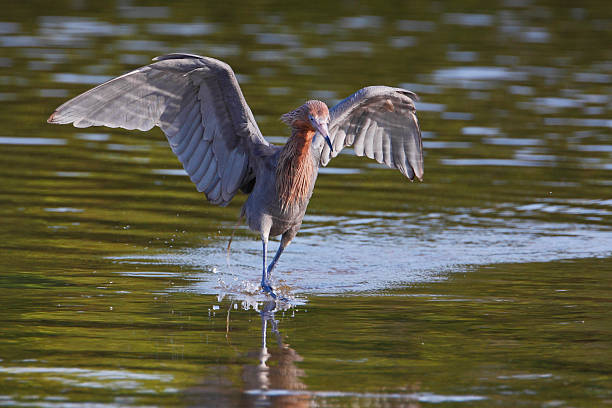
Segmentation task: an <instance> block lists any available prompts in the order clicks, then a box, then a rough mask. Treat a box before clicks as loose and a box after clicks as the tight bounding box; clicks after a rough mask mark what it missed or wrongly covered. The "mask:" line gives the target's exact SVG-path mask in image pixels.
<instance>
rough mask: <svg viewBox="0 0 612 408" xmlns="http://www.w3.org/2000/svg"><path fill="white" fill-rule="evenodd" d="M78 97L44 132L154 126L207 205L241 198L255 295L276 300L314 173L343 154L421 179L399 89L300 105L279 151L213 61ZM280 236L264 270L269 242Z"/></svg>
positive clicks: (175, 57)
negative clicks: (258, 252) (284, 258)
mask: <svg viewBox="0 0 612 408" xmlns="http://www.w3.org/2000/svg"><path fill="white" fill-rule="evenodd" d="M155 61H156V62H154V63H153V64H150V65H147V66H145V67H141V68H139V69H137V70H134V71H132V72H129V73H127V74H125V75H122V76H120V77H117V78H115V79H113V80H111V81H109V82H106V83H104V84H102V85H100V86H98V87H96V88H94V89H92V90H90V91H87V92H85V93H83V94H81V95H79V96H77V97H75V98H73V99H72V100H70V101H68V102H66V103H65V104H63V105H62V106H60V107H59V108H58V109H57V110H56V111H55V112H54V113H53V114H52V115H51V116H50V117H49V120H48V121H49V123H74V125H75V126H76V127H87V126H99V125H105V126H109V127H123V128H126V129H140V130H148V129H150V128H152V127H153V126H156V125H157V126H159V127H160V128H161V129H162V130H163V131H164V133H165V134H166V137H167V138H168V142H169V143H170V147H171V148H172V150H173V152H174V153H175V154H176V155H177V156H178V158H179V160H180V161H181V163H182V164H183V167H184V168H185V171H186V172H187V174H188V175H189V176H190V178H191V180H192V181H193V182H194V183H195V184H196V187H197V189H198V191H203V192H204V193H205V194H206V196H207V198H208V200H209V201H210V202H212V203H213V204H217V205H227V204H228V203H229V202H230V201H231V199H232V198H233V196H234V195H235V194H236V193H237V192H238V191H239V190H241V191H243V192H244V193H247V194H249V196H248V198H247V200H246V202H245V203H244V206H243V208H242V212H241V216H244V217H245V218H246V222H247V224H248V226H249V228H250V229H251V230H253V231H255V232H257V233H258V234H259V235H260V237H261V239H262V243H263V271H262V288H263V289H264V290H265V291H266V292H268V293H269V294H271V295H272V296H274V297H275V294H274V292H273V290H272V287H271V285H270V273H271V271H272V269H273V268H274V266H275V265H276V262H277V261H278V258H279V257H280V255H281V253H282V252H283V250H284V249H285V248H286V246H287V245H289V243H290V242H291V240H292V239H293V238H294V237H295V235H296V234H297V232H298V230H299V228H300V226H301V224H302V219H303V218H304V214H305V212H306V207H307V206H308V202H309V200H310V197H311V196H312V192H313V189H314V185H315V182H316V179H317V175H318V171H319V168H320V167H321V166H325V165H326V164H327V163H328V161H329V160H330V159H331V158H333V157H335V156H336V155H337V154H338V153H339V151H340V150H341V149H342V148H343V147H345V146H350V145H352V146H353V148H354V150H355V153H356V154H357V155H360V156H361V155H366V156H368V157H370V158H372V159H375V160H377V161H378V162H379V163H384V164H386V165H388V166H390V167H394V168H397V169H399V170H400V171H401V172H402V173H403V174H404V175H406V176H407V177H408V178H410V179H411V180H412V179H413V178H414V177H415V176H416V177H417V178H419V179H421V178H422V175H423V156H422V143H421V134H420V129H419V126H418V122H417V119H416V116H415V109H414V104H413V102H412V98H415V97H416V96H415V95H414V94H413V93H412V92H410V91H406V90H404V89H400V88H390V87H385V86H376V87H367V88H363V89H361V90H359V91H357V92H356V93H355V94H353V95H351V96H350V97H348V98H346V99H345V100H343V101H341V102H340V103H338V104H337V105H336V106H335V107H334V108H332V109H331V110H329V109H328V108H327V105H325V103H323V102H321V101H314V100H313V101H308V102H306V103H305V104H304V105H302V106H300V107H299V108H297V109H295V110H293V111H291V112H288V113H286V114H284V115H282V116H281V120H282V121H283V122H285V123H286V124H287V125H288V126H289V127H290V128H291V136H290V137H289V139H288V141H287V143H286V144H285V145H284V146H282V147H280V146H273V145H270V144H269V143H268V142H267V141H266V140H265V138H264V137H263V136H262V134H261V132H260V131H259V128H258V127H257V124H256V122H255V119H254V117H253V114H252V113H251V110H250V108H249V107H248V105H247V104H246V101H245V100H244V97H243V95H242V92H241V90H240V87H239V86H238V82H237V81H236V77H235V76H234V73H233V71H232V70H231V68H230V67H229V66H228V65H227V64H225V63H223V62H221V61H218V60H215V59H213V58H207V57H199V56H196V55H189V54H170V55H166V56H163V57H158V58H156V59H155ZM279 235H280V236H281V243H280V246H279V249H278V251H277V253H276V255H275V257H274V259H273V261H272V263H271V264H270V265H269V266H267V260H266V254H267V243H268V239H269V237H274V236H279Z"/></svg>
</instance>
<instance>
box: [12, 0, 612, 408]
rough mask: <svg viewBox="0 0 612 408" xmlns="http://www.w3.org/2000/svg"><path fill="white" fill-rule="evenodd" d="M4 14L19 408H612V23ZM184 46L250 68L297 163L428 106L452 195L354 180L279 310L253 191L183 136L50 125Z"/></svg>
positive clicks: (323, 14)
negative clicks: (225, 178) (314, 109)
mask: <svg viewBox="0 0 612 408" xmlns="http://www.w3.org/2000/svg"><path fill="white" fill-rule="evenodd" d="M3 6H4V7H2V10H3V12H2V15H1V17H0V50H1V53H0V119H1V120H2V124H3V129H2V131H1V133H0V186H1V189H0V259H1V260H2V261H1V263H0V267H1V271H2V272H1V273H0V289H1V293H2V295H1V296H0V322H1V323H2V335H1V336H0V406H37V407H39V406H41V407H77V406H78V407H80V406H90V407H115V406H210V407H213V406H219V407H226V406H227V407H231V406H293V407H301V406H321V407H336V406H342V407H344V406H351V407H352V406H366V407H419V406H437V407H492V406H504V407H516V406H529V407H531V406H534V407H595V406H609V405H612V340H611V339H612V304H611V302H610V299H612V262H611V261H612V228H611V227H612V217H611V215H612V130H611V129H612V96H611V95H612V47H610V44H612V8H611V7H610V4H609V2H607V1H587V2H581V3H575V2H554V1H535V0H534V1H529V0H527V1H498V2H485V1H471V2H463V3H460V2H452V3H450V2H404V3H400V4H395V3H394V2H364V3H354V2H335V3H332V4H328V3H327V2H316V1H315V2H307V3H304V2H250V3H248V4H247V3H240V2H236V1H227V2H205V3H202V2H195V1H193V2H188V1H176V2H172V3H171V5H168V3H165V2H136V1H134V2H130V1H127V0H126V1H117V2H94V1H86V0H74V1H57V2H53V4H52V5H51V4H50V3H48V2H42V1H39V2H37V1H29V2H10V4H9V2H5V4H3ZM171 51H186V52H193V53H198V54H203V55H210V56H215V57H217V58H221V59H223V60H225V61H227V62H228V63H230V64H231V65H232V66H233V67H234V70H235V71H236V72H237V74H238V75H239V80H240V82H241V85H242V87H243V90H244V93H245V96H246V98H247V100H248V102H249V104H250V105H251V107H252V109H253V112H254V113H255V115H256V118H257V120H258V122H259V125H260V128H261V129H262V131H263V133H264V134H266V135H268V136H271V138H270V140H271V141H273V142H274V143H283V142H284V138H283V137H284V136H286V134H287V130H286V129H285V128H284V127H283V125H282V124H281V123H280V121H279V120H278V117H279V115H280V114H282V113H284V112H286V111H288V110H290V109H292V108H294V107H295V106H298V105H299V104H301V103H302V102H303V101H304V100H305V99H309V98H320V99H323V100H325V101H326V102H328V103H329V104H333V103H335V102H336V101H337V100H339V99H341V98H343V97H345V96H347V95H348V94H350V93H352V92H353V91H355V90H356V89H358V88H360V87H362V86H365V85H373V84H385V85H390V86H403V87H406V88H408V89H412V90H413V91H415V92H417V93H418V94H419V96H420V97H421V101H420V102H419V103H418V105H417V109H418V112H419V113H418V114H419V119H420V122H421V126H422V129H423V131H424V132H423V137H424V147H425V150H426V158H425V181H424V182H423V183H410V182H408V181H407V180H406V179H404V178H403V177H402V176H401V175H400V174H399V172H396V171H390V170H386V169H383V168H381V167H379V166H378V165H376V164H373V163H374V162H371V161H368V160H366V159H363V158H355V157H353V156H352V155H350V152H349V154H347V155H342V156H341V157H339V158H337V159H334V160H333V161H332V163H331V164H330V167H329V168H326V169H325V172H324V173H322V174H321V176H320V177H319V180H318V183H317V187H316V191H315V195H314V197H313V200H312V201H311V204H310V207H309V212H308V215H307V217H306V218H305V222H304V226H303V228H302V231H301V233H300V235H299V236H298V238H297V239H296V240H295V241H294V243H293V244H292V245H291V246H290V247H289V248H288V250H287V251H286V252H285V254H284V255H283V257H282V259H281V262H280V264H279V267H278V269H277V271H276V272H275V276H274V283H275V285H276V286H278V287H279V289H280V291H281V292H283V293H284V294H285V295H286V296H288V297H289V298H290V299H291V304H284V305H276V306H275V305H272V304H269V303H266V302H265V297H264V296H263V295H261V294H259V291H258V281H259V262H260V256H261V254H260V252H259V250H260V244H259V242H258V240H257V237H255V236H254V235H253V234H251V233H250V232H248V231H247V230H246V229H244V228H241V229H238V231H237V235H236V238H235V239H234V242H233V244H232V251H231V254H230V256H229V258H228V257H227V256H226V253H225V247H226V245H227V241H228V239H229V236H230V235H231V232H232V229H233V226H234V224H235V221H236V218H237V215H238V212H239V208H240V206H241V205H242V203H243V201H244V197H243V196H242V197H237V199H235V200H234V202H233V203H232V204H231V205H230V206H229V207H228V208H218V207H214V206H212V205H208V204H207V203H206V202H205V200H204V197H203V196H202V195H200V194H198V193H197V192H196V190H195V188H194V187H193V186H192V185H191V183H190V181H189V180H188V178H187V177H186V176H184V175H183V173H182V170H181V169H180V165H179V163H178V161H177V160H176V159H175V157H174V156H173V155H172V153H171V151H170V149H169V148H168V146H167V145H166V142H165V140H164V137H163V135H162V134H161V132H160V131H159V130H153V131H150V132H146V133H142V132H127V131H122V130H117V129H106V128H91V129H75V128H72V127H69V126H62V127H60V126H51V125H47V124H46V122H45V120H46V118H47V116H48V115H49V114H50V113H51V112H52V111H53V109H54V108H55V107H56V106H57V105H59V104H60V103H61V102H63V101H64V100H66V99H68V98H70V97H72V96H75V95H76V94H78V93H80V92H82V91H84V90H86V89H88V88H89V87H91V86H94V85H96V84H98V83H100V82H102V81H104V80H106V79H108V78H110V77H112V76H116V75H118V74H120V73H123V72H126V71H128V70H129V69H132V68H134V67H136V66H139V65H141V64H146V63H147V62H148V61H150V58H152V57H154V56H156V55H160V54H164V53H167V52H171ZM273 246H274V245H273ZM262 329H263V331H262ZM263 333H266V334H267V338H265V339H264V338H263V337H262V334H263ZM263 341H267V343H265V346H264V343H263Z"/></svg>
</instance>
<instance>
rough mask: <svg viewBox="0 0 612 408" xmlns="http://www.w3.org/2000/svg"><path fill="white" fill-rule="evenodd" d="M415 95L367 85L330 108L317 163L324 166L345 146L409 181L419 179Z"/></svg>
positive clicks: (420, 162)
mask: <svg viewBox="0 0 612 408" xmlns="http://www.w3.org/2000/svg"><path fill="white" fill-rule="evenodd" d="M414 100H416V95H415V94H414V93H412V92H410V91H407V90H405V89H401V88H391V87H388V86H369V87H367V88H363V89H360V90H359V91H357V92H355V93H354V94H353V95H351V96H349V97H348V98H346V99H344V100H343V101H341V102H339V103H338V104H337V105H336V106H334V107H333V108H332V109H330V111H329V113H330V122H329V137H330V139H331V141H332V145H333V147H334V151H333V152H332V151H331V150H330V148H329V146H327V145H324V146H323V147H322V150H321V159H320V164H321V165H322V166H326V165H327V163H329V161H330V160H331V159H332V158H334V157H336V156H337V155H338V153H340V151H341V150H342V149H343V148H344V147H346V146H351V145H352V146H353V150H354V151H355V154H356V155H357V156H364V155H365V156H367V157H369V158H371V159H375V160H376V161H377V162H379V163H384V164H386V165H387V166H389V167H392V168H396V169H398V170H399V171H400V172H401V173H402V174H403V175H404V176H406V177H408V178H409V179H410V180H413V179H414V177H415V176H416V177H417V178H418V179H419V180H422V178H423V143H422V141H421V130H420V129H419V123H418V121H417V117H416V110H415V107H414V102H413V101H414Z"/></svg>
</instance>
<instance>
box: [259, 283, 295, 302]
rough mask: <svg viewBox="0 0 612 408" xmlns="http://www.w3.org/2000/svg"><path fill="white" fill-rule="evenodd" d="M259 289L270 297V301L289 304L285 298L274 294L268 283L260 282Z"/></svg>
mask: <svg viewBox="0 0 612 408" xmlns="http://www.w3.org/2000/svg"><path fill="white" fill-rule="evenodd" d="M261 289H262V291H263V292H264V293H266V294H268V295H270V296H272V299H274V300H280V301H281V302H289V299H287V298H286V297H284V296H279V295H277V294H276V293H274V289H272V286H270V284H269V283H265V282H262V283H261Z"/></svg>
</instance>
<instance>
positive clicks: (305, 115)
mask: <svg viewBox="0 0 612 408" xmlns="http://www.w3.org/2000/svg"><path fill="white" fill-rule="evenodd" d="M281 120H282V121H283V122H285V123H286V124H287V125H289V126H291V127H292V128H304V127H305V128H307V129H308V130H314V131H316V132H318V133H319V134H320V135H321V136H322V137H323V138H324V139H325V141H326V142H327V144H328V146H329V148H330V149H331V151H332V152H333V151H334V148H333V146H332V143H331V140H330V138H329V129H328V124H329V109H328V108H327V105H326V104H325V103H324V102H321V101H317V100H311V101H308V102H306V103H305V104H304V105H302V106H300V107H299V108H297V109H296V110H294V111H291V112H288V113H285V114H284V115H283V116H281Z"/></svg>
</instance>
